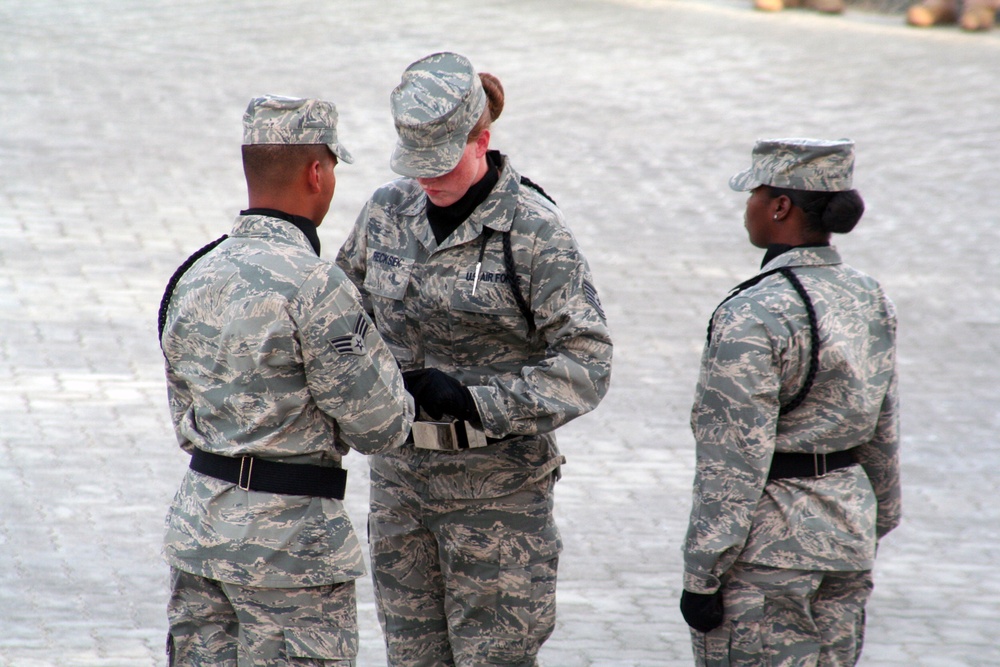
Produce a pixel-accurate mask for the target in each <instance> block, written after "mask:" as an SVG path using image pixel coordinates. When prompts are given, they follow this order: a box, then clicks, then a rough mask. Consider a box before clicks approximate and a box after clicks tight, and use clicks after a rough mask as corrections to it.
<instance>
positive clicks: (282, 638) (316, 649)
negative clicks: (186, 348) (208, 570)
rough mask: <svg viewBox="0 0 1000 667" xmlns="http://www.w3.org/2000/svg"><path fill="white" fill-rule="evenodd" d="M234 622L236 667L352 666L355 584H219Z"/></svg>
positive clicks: (355, 634)
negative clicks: (237, 622)
mask: <svg viewBox="0 0 1000 667" xmlns="http://www.w3.org/2000/svg"><path fill="white" fill-rule="evenodd" d="M222 587H223V590H224V591H225V593H226V595H227V597H228V598H229V600H230V602H231V603H232V605H233V609H234V610H235V611H236V615H237V617H238V619H239V623H240V630H239V667H321V666H322V667H333V666H337V667H353V665H354V659H355V657H356V656H357V653H358V624H357V602H356V598H355V591H354V582H353V581H347V582H342V583H338V584H331V585H327V586H312V587H307V588H253V587H248V586H239V585H236V584H226V583H224V584H222Z"/></svg>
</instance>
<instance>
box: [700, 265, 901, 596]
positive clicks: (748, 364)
mask: <svg viewBox="0 0 1000 667" xmlns="http://www.w3.org/2000/svg"><path fill="white" fill-rule="evenodd" d="M778 267H789V268H791V269H792V270H793V272H794V273H795V275H796V276H797V277H798V279H799V280H800V281H801V283H802V285H803V287H804V288H805V290H806V292H807V293H808V294H809V297H810V298H811V300H812V301H813V304H814V306H815V311H816V315H817V318H818V325H819V334H820V355H819V366H818V372H817V374H816V377H815V382H814V384H813V386H812V389H811V390H810V392H809V394H808V396H807V397H806V399H805V401H804V402H803V403H802V404H801V405H800V406H799V407H798V408H796V409H794V410H792V411H791V412H789V413H787V414H785V415H781V416H779V408H780V406H781V405H783V404H785V403H787V402H789V400H790V399H791V397H792V396H794V395H795V394H796V393H797V392H798V391H799V389H800V388H801V387H802V385H803V383H804V382H805V376H806V369H807V366H808V360H809V354H810V352H809V351H810V346H811V345H812V344H813V343H812V341H811V334H810V327H809V324H808V317H807V313H806V308H805V304H804V302H803V299H802V298H801V297H800V296H799V295H798V293H797V292H796V291H795V289H794V288H793V287H792V285H791V283H790V282H789V281H788V280H787V279H786V278H785V277H784V276H782V275H781V274H773V275H770V276H768V277H766V278H764V279H763V280H761V281H760V282H759V283H758V284H756V285H754V286H752V287H749V288H748V289H746V290H744V291H743V292H741V293H739V295H738V296H735V297H734V298H732V299H730V300H729V301H726V302H725V303H723V305H721V306H720V307H719V308H718V310H717V311H716V312H715V314H714V316H713V321H712V335H711V339H710V340H709V341H708V343H707V345H706V347H705V351H704V354H703V356H702V362H701V372H700V376H699V380H698V386H697V390H696V395H695V403H694V407H693V410H692V413H691V426H692V429H693V432H694V437H695V443H696V451H697V462H696V472H695V480H694V494H693V495H694V498H693V507H692V511H691V520H690V524H689V528H688V534H687V539H686V543H685V546H684V562H685V574H684V588H685V589H687V590H689V591H691V592H694V593H711V592H714V591H715V590H717V589H718V588H719V585H720V581H719V577H721V576H722V575H723V574H724V573H725V572H727V571H728V570H729V568H731V567H732V565H733V563H734V562H736V561H737V560H739V561H744V562H748V563H754V564H758V565H766V566H771V567H778V568H788V569H801V570H833V571H855V570H866V569H870V568H871V567H872V565H873V561H874V557H875V546H876V540H877V538H879V537H881V536H882V535H885V534H886V533H888V532H889V531H890V530H892V529H893V528H894V527H895V526H896V525H897V524H898V523H899V520H900V481H899V455H898V448H899V410H898V405H897V378H896V314H895V309H894V307H893V304H892V303H891V301H890V300H889V299H888V298H887V297H886V295H885V293H884V292H883V291H882V288H881V286H880V285H879V284H878V283H877V282H876V281H875V280H873V279H872V278H870V277H868V276H866V275H864V274H862V273H860V272H858V271H856V270H854V269H852V268H850V267H849V266H847V265H845V264H843V263H842V262H841V259H840V255H839V254H838V253H837V251H836V249H834V248H833V247H829V246H827V247H814V248H795V249H792V250H789V251H787V252H785V253H783V254H781V255H779V256H778V257H776V258H774V259H773V260H771V261H770V262H769V263H768V264H767V266H765V267H764V268H763V269H762V271H761V272H762V273H765V272H767V271H770V270H772V269H775V268H778ZM854 447H857V448H859V449H858V450H857V456H858V458H859V460H860V462H861V463H862V465H861V466H851V467H848V468H842V469H839V470H835V471H833V472H831V473H829V474H827V475H824V476H822V477H799V478H792V479H779V480H775V481H772V482H768V481H767V474H768V470H769V469H770V466H771V458H772V456H773V454H774V452H776V451H778V452H800V453H829V452H835V451H841V450H847V449H851V448H854Z"/></svg>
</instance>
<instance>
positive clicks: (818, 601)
mask: <svg viewBox="0 0 1000 667" xmlns="http://www.w3.org/2000/svg"><path fill="white" fill-rule="evenodd" d="M872 588H873V582H872V573H871V570H866V571H862V572H827V573H825V574H824V577H823V583H822V584H820V587H819V591H817V593H816V596H815V599H814V600H813V603H812V612H813V619H814V620H815V622H816V626H817V627H818V628H819V632H820V636H821V637H822V646H823V649H822V653H821V655H820V660H819V664H820V667H853V665H856V664H857V662H858V660H859V659H860V658H861V649H862V647H863V646H864V642H865V606H866V605H867V604H868V599H869V598H870V597H871V593H872Z"/></svg>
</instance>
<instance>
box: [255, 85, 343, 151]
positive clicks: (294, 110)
mask: <svg viewBox="0 0 1000 667" xmlns="http://www.w3.org/2000/svg"><path fill="white" fill-rule="evenodd" d="M253 144H326V145H327V147H328V148H329V149H330V151H332V152H333V154H334V155H336V156H337V159H338V160H341V161H343V162H346V163H348V164H350V163H352V162H354V158H353V157H352V156H351V154H350V153H349V152H348V151H347V149H346V148H344V145H343V144H341V143H340V142H339V141H337V107H336V106H335V105H334V104H333V102H326V101H324V100H311V99H300V98H295V97H281V96H278V95H263V96H261V97H255V98H254V99H252V100H250V104H249V105H248V106H247V110H246V113H244V114H243V145H244V146H250V145H253Z"/></svg>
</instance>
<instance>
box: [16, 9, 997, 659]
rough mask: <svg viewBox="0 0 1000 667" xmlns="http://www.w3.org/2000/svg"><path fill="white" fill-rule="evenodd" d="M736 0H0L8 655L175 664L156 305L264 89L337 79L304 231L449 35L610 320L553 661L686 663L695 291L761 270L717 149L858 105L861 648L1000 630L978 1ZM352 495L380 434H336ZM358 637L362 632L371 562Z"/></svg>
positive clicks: (384, 144) (851, 240)
mask: <svg viewBox="0 0 1000 667" xmlns="http://www.w3.org/2000/svg"><path fill="white" fill-rule="evenodd" d="M748 5H749V3H748V2H747V3H744V2H742V0H740V1H736V0H733V1H730V0H703V1H700V2H676V1H675V2H670V1H666V0H664V1H656V0H635V1H631V2H626V1H620V2H610V1H603V2H602V1H598V0H576V1H569V0H534V1H531V0H494V1H493V2H489V3H484V2H478V1H476V0H434V1H432V0H416V1H397V2H389V1H388V0H381V1H379V0H363V1H358V0H350V1H348V0H342V1H339V2H310V1H308V0H287V1H284V2H281V3H276V2H262V1H256V0H216V1H215V2H208V3H206V2H201V1H200V0H199V1H195V0H164V1H160V0H132V1H130V2H123V1H121V0H88V1H86V2H84V1H83V0H58V1H57V0H3V2H2V3H0V488H2V495H0V665H2V666H3V667H43V666H49V665H58V666H63V665H66V666H86V667H98V666H100V667H118V666H133V665H134V666H142V667H145V666H149V665H163V664H164V657H163V642H164V632H165V614H164V605H165V598H166V585H167V582H166V566H165V565H164V564H163V562H162V561H161V559H160V556H159V549H160V539H161V529H162V518H163V515H164V512H165V510H166V507H167V504H168V503H169V501H170V498H171V496H172V494H173V491H174V489H175V487H176V484H177V482H178V480H179V479H180V476H181V474H182V471H183V469H184V466H185V463H186V461H185V457H184V455H183V454H182V453H181V452H180V451H179V450H177V449H176V447H175V445H174V440H173V435H172V433H171V431H170V427H169V424H168V421H167V410H166V404H165V395H164V389H163V380H162V377H161V375H162V369H161V363H160V355H159V351H158V348H157V344H156V335H155V324H154V323H155V319H156V308H157V304H158V301H159V298H160V294H161V291H162V288H163V285H164V283H165V281H166V280H167V278H168V277H169V276H170V274H171V272H172V271H173V269H174V268H175V267H176V266H177V265H178V264H179V263H180V262H181V261H182V260H183V259H184V258H185V257H186V256H187V255H188V254H189V253H190V252H191V251H193V250H194V249H195V248H197V247H200V246H201V245H202V244H204V243H206V242H207V241H209V240H211V239H213V238H215V237H216V236H218V235H219V234H221V233H223V232H225V231H228V228H229V224H230V221H231V219H232V217H233V215H234V214H235V213H236V212H237V211H238V210H239V209H240V208H241V207H243V206H244V205H245V194H244V190H243V182H242V174H241V171H240V165H239V157H238V156H239V149H238V145H239V140H240V129H239V128H240V117H241V113H242V111H243V108H244V106H245V104H246V101H247V100H248V99H249V98H250V97H251V96H253V95H256V94H259V93H264V92H274V93H284V94H294V95H315V96H323V97H329V98H331V99H334V100H335V101H336V102H337V103H338V104H339V105H340V107H341V109H342V116H341V118H342V137H343V140H344V141H345V143H346V144H347V145H348V146H349V147H350V149H351V150H352V151H353V152H354V154H355V156H356V157H357V164H356V165H354V166H346V165H345V166H343V167H341V168H338V177H339V181H340V182H339V190H338V194H337V198H336V200H335V201H334V205H333V209H332V212H331V215H330V217H328V219H327V222H326V223H325V224H324V226H323V227H322V229H321V237H322V239H323V241H324V244H325V252H324V254H325V255H326V256H332V254H333V253H334V252H335V251H336V249H337V247H338V246H339V244H340V242H341V240H342V239H343V238H344V236H345V234H346V231H347V229H348V227H349V225H350V224H351V222H352V221H353V218H354V215H355V214H356V212H357V210H358V209H359V208H360V206H361V204H362V202H363V200H364V198H365V197H366V196H367V195H368V194H369V193H370V192H371V191H372V190H373V189H374V188H375V187H376V186H377V185H379V184H380V183H381V182H383V181H385V180H387V179H389V178H390V177H391V173H390V172H389V170H388V165H387V163H388V156H389V153H390V150H391V146H392V125H391V120H390V117H389V115H388V109H387V107H388V104H387V101H388V94H389V91H390V90H391V88H392V87H393V86H394V85H395V83H396V81H397V80H398V76H399V73H400V72H401V71H402V69H403V68H404V67H405V66H406V65H407V64H408V63H409V62H411V61H412V60H414V59H416V58H417V57H420V56H422V55H425V54H426V53H429V52H431V51H433V50H438V49H441V48H450V49H455V50H459V51H462V52H464V53H466V54H467V55H469V56H470V57H471V58H472V60H473V61H474V62H475V63H476V64H477V65H478V66H479V67H480V68H481V69H483V70H486V71H492V72H494V73H495V74H497V75H499V76H500V77H501V79H502V80H503V81H504V82H505V84H506V87H507V94H508V106H507V110H506V111H505V113H504V116H503V118H502V119H501V120H500V122H499V123H498V125H497V126H496V128H495V133H494V144H495V145H496V146H499V147H501V148H502V149H504V150H505V151H507V152H509V154H511V155H512V159H513V160H514V163H515V165H516V166H517V167H518V168H519V169H520V170H521V171H522V172H524V173H525V174H527V175H529V176H530V177H532V178H533V179H534V180H536V181H538V182H539V183H541V184H543V185H544V187H545V188H546V189H547V190H548V191H549V193H550V194H552V195H553V196H554V197H555V199H556V200H557V201H559V202H560V204H561V205H562V207H563V209H564V211H565V212H566V215H567V218H568V219H569V220H570V221H571V223H572V225H573V227H574V229H575V231H576V233H577V234H578V236H579V239H580V242H581V244H582V246H583V247H584V249H585V250H586V252H587V254H588V256H589V258H590V260H591V263H592V265H593V268H594V272H595V274H596V277H597V279H598V282H599V285H600V287H601V289H602V293H601V296H602V298H603V301H604V304H605V306H606V309H607V311H608V314H609V317H610V320H611V323H612V326H613V330H614V334H615V338H616V356H615V371H614V381H613V388H612V391H611V393H610V394H609V396H608V398H607V400H606V401H605V402H604V404H603V405H602V406H601V407H600V408H599V409H598V410H597V411H596V412H594V413H593V414H592V415H588V416H587V417H584V418H582V419H580V420H579V421H578V422H575V423H573V424H571V425H569V426H567V427H566V428H564V429H563V432H562V438H561V443H562V447H563V449H564V451H565V453H566V454H567V455H568V457H569V461H570V463H569V465H567V466H566V468H565V471H564V472H565V477H564V480H563V481H562V482H561V483H560V485H559V488H558V492H557V493H558V499H557V505H558V509H557V513H558V518H559V520H560V524H561V527H562V530H563V535H564V538H565V542H566V551H565V554H564V558H563V567H562V571H561V582H560V588H559V606H560V616H559V624H558V628H557V631H556V633H555V635H554V636H553V637H552V639H551V640H550V641H549V643H548V644H547V645H546V646H545V648H544V649H543V660H544V664H545V665H546V666H547V667H577V666H588V665H595V666H596V665H601V666H626V667H627V666H632V667H653V666H658V667H659V666H675V665H676V666H680V665H687V664H689V662H690V649H689V647H688V635H687V630H686V627H685V626H684V624H683V621H682V620H681V617H680V614H679V612H678V611H677V598H678V595H679V592H680V581H681V575H680V562H681V561H680V552H679V549H680V543H681V540H682V538H683V534H684V530H685V526H686V519H687V512H688V508H689V502H690V501H689V485H690V481H691V476H692V471H693V453H692V448H693V443H692V438H691V435H690V432H689V430H688V426H687V416H688V409H689V406H690V401H691V398H692V392H693V386H694V382H695V379H696V372H697V362H698V356H699V353H700V348H701V344H702V340H703V336H704V330H705V329H704V327H705V323H706V318H707V317H708V315H709V313H710V312H711V310H712V308H713V307H714V306H715V304H716V303H717V302H718V301H719V300H720V299H721V297H722V296H723V295H724V293H725V292H726V290H727V289H728V288H729V287H731V286H732V285H734V284H735V283H737V282H739V281H740V280H741V279H743V278H744V277H747V276H749V275H751V274H752V273H754V271H755V268H756V266H757V264H758V261H759V253H758V252H757V251H755V250H753V249H752V248H750V247H749V245H748V244H747V243H746V239H745V235H744V232H743V230H742V224H741V220H742V206H743V196H742V195H739V194H735V193H732V192H730V191H729V190H728V188H727V187H726V180H727V178H728V177H729V176H730V175H731V174H732V173H734V172H735V171H737V170H739V169H741V168H742V167H743V166H744V165H745V164H746V163H747V160H748V157H749V151H750V147H751V145H752V143H753V141H754V139H755V138H757V137H762V136H780V135H786V136H788V135H822V136H826V137H840V136H850V137H852V138H854V139H855V140H856V141H857V143H858V151H859V158H858V167H857V169H858V171H857V186H858V187H859V189H860V190H861V192H862V193H863V194H864V196H865V198H866V200H867V202H868V213H867V215H866V217H865V220H864V221H863V222H862V224H861V225H860V226H859V228H858V230H856V232H855V233H854V234H852V235H850V236H849V237H846V238H844V239H842V240H841V241H840V243H839V246H840V247H841V249H842V251H844V253H845V254H846V256H847V257H848V259H849V260H850V261H851V262H852V263H854V264H855V265H856V266H858V267H859V268H861V269H863V270H866V271H868V272H870V273H872V274H874V275H875V276H877V277H879V278H881V279H882V281H883V282H884V283H885V285H886V287H887V289H888V290H889V292H890V293H891V294H892V295H893V296H894V298H895V300H896V303H897V304H898V307H899V311H900V317H901V339H900V363H901V372H902V392H903V398H904V401H905V403H904V428H905V451H904V481H905V484H906V495H905V501H906V519H905V523H904V524H903V526H902V527H901V528H899V530H898V532H896V533H894V534H892V535H891V536H890V537H889V538H887V539H886V540H885V542H884V543H883V545H882V549H881V553H880V559H879V564H878V568H877V574H876V585H877V590H876V592H875V595H874V598H873V600H872V602H871V605H870V608H869V611H870V623H869V635H868V643H867V649H866V653H865V657H864V658H863V660H862V664H866V665H887V666H890V667H906V666H913V665H919V666H923V667H959V666H972V665H977V666H987V665H997V664H1000V648H998V645H997V639H996V637H997V635H998V634H1000V576H998V574H997V569H998V567H1000V539H998V538H1000V535H998V533H1000V504H998V503H997V496H998V495H1000V494H998V483H997V478H998V475H997V470H998V468H1000V445H998V443H997V436H996V433H997V430H998V427H1000V417H998V400H997V399H998V397H1000V388H998V387H1000V370H998V367H997V359H998V351H1000V350H998V348H1000V298H998V297H1000V294H998V292H1000V288H998V278H1000V259H998V254H997V253H998V250H1000V224H998V220H997V210H998V209H1000V187H998V186H997V180H996V176H997V171H998V165H1000V112H998V109H1000V32H994V33H988V34H978V35H970V34H965V33H962V32H960V31H959V30H957V29H955V28H935V29H932V30H925V31H921V30H916V29H912V28H908V27H906V26H905V25H903V23H902V20H901V18H900V17H899V16H898V15H875V14H865V13H862V12H859V11H857V10H851V11H848V13H847V14H846V15H845V16H843V17H839V18H830V17H822V16H817V15H813V14H810V13H808V12H801V11H790V12H785V13H782V14H780V15H761V14H757V13H755V12H753V11H752V10H750V9H749V6H748ZM349 467H350V470H351V482H350V487H349V499H348V500H349V506H350V509H351V513H352V517H353V518H354V520H355V522H356V525H358V526H363V522H364V518H365V512H366V498H367V488H366V483H365V475H366V463H365V460H364V459H363V457H361V456H359V455H356V454H355V455H352V456H351V457H349ZM359 587H360V588H359V590H360V598H361V599H360V604H361V611H362V618H361V622H362V626H363V630H362V640H363V641H362V644H363V646H362V653H361V656H360V659H359V665H361V666H376V667H377V666H378V665H384V657H383V652H382V645H381V636H380V633H379V630H378V628H377V624H376V620H375V615H374V610H373V604H372V596H371V585H370V583H369V582H368V580H362V581H361V582H360V584H359Z"/></svg>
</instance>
